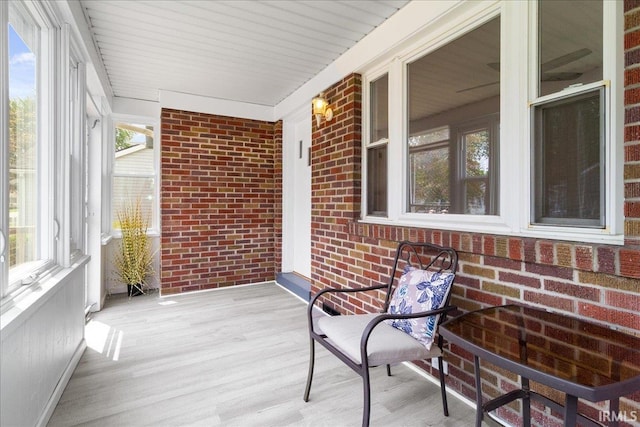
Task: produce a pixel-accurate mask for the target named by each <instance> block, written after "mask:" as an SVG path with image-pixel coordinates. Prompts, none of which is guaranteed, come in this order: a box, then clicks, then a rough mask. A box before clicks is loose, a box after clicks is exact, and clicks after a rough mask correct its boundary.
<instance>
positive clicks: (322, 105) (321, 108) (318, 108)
mask: <svg viewBox="0 0 640 427" xmlns="http://www.w3.org/2000/svg"><path fill="white" fill-rule="evenodd" d="M312 103H313V114H320V115H322V116H324V113H325V111H326V109H327V105H329V103H328V102H327V100H326V99H324V98H323V97H321V96H318V97H316V98H313V101H312Z"/></svg>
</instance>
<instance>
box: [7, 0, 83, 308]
mask: <svg viewBox="0 0 640 427" xmlns="http://www.w3.org/2000/svg"><path fill="white" fill-rule="evenodd" d="M49 6H50V5H49V4H45V3H41V2H21V1H10V2H0V19H1V20H2V28H3V31H2V32H1V34H0V42H1V43H2V45H4V46H6V47H8V49H6V50H5V49H2V54H3V57H2V58H0V66H1V68H2V73H0V75H1V76H2V77H1V79H0V89H1V90H0V93H2V94H6V95H5V98H4V99H2V101H1V102H2V106H1V107H0V112H1V113H2V118H0V135H2V139H0V291H1V292H0V296H1V298H2V305H3V306H5V305H4V304H5V303H6V302H8V301H12V300H13V299H14V297H15V296H17V295H20V294H22V293H23V292H24V291H28V290H29V289H33V287H32V286H31V285H39V284H42V283H43V281H42V279H43V278H45V277H49V273H51V272H53V271H55V270H57V269H59V268H60V267H70V266H71V264H72V262H73V261H74V260H76V259H78V258H79V257H80V256H81V255H82V252H83V250H84V211H83V209H82V207H83V206H84V205H83V200H84V198H85V196H86V182H85V180H84V179H83V177H84V176H85V172H86V164H85V162H84V152H83V148H82V147H83V146H84V145H83V144H84V143H85V142H84V137H83V133H82V129H83V128H84V118H83V116H84V111H83V109H84V104H83V102H81V101H82V100H83V99H84V98H85V91H86V88H85V75H84V72H85V71H84V65H83V64H82V62H80V60H79V59H78V58H79V56H78V55H75V56H74V48H73V43H72V42H71V37H70V34H69V28H68V27H66V26H64V28H62V27H61V26H60V24H59V23H60V22H61V20H60V19H59V16H58V15H57V13H58V12H59V11H58V9H57V8H56V7H49ZM65 44H67V45H66V46H65ZM65 89H68V90H65ZM40 289H42V288H40Z"/></svg>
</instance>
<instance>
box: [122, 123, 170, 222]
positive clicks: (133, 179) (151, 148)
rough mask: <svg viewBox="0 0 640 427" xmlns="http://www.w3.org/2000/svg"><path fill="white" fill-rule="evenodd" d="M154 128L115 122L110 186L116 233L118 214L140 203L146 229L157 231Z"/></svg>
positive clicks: (145, 125) (143, 124)
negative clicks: (147, 222)
mask: <svg viewBox="0 0 640 427" xmlns="http://www.w3.org/2000/svg"><path fill="white" fill-rule="evenodd" d="M156 145H157V144H155V143H154V126H153V125H152V124H148V123H132V122H124V121H123V122H116V123H115V145H114V162H113V184H112V189H113V190H112V191H113V193H112V203H111V207H112V214H111V218H112V228H113V229H115V230H118V229H119V228H120V225H119V223H118V211H119V210H120V209H121V208H122V207H123V206H125V205H126V204H127V203H131V202H138V201H139V202H140V204H141V208H142V210H143V212H144V213H145V215H146V217H147V218H148V220H149V225H150V228H153V229H157V228H158V219H157V216H158V214H157V207H156V205H157V189H156V186H157V182H158V180H157V177H156V157H157V156H156V149H155V146H156Z"/></svg>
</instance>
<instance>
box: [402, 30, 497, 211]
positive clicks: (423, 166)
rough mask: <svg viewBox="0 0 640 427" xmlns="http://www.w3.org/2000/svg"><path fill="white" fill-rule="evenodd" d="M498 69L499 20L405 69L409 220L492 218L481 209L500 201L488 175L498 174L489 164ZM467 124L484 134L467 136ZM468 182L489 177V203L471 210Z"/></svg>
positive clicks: (493, 160) (493, 142)
mask: <svg viewBox="0 0 640 427" xmlns="http://www.w3.org/2000/svg"><path fill="white" fill-rule="evenodd" d="M499 61H500V17H496V18H494V19H493V20H491V21H489V22H487V23H485V24H483V25H481V26H480V27H478V28H476V29H474V30H472V31H470V32H468V33H466V34H464V35H462V36H461V37H460V38H458V39H456V40H453V41H452V42H450V43H448V44H447V45H445V46H443V47H441V48H439V49H437V50H435V51H433V52H430V53H429V54H427V55H425V56H423V57H421V58H419V59H417V60H415V61H414V62H411V63H409V64H407V90H408V94H407V97H408V101H407V102H408V105H407V108H408V123H407V128H408V133H409V138H408V140H407V146H408V151H409V161H410V162H411V163H410V165H409V167H408V169H409V171H410V172H409V177H408V186H409V189H410V191H408V197H409V200H408V203H407V205H408V210H410V211H411V212H426V213H429V212H432V213H458V214H476V213H478V212H482V214H484V215H494V214H495V212H492V211H491V209H489V208H488V207H487V208H486V209H485V208H484V204H485V203H486V202H485V200H486V199H487V198H488V194H489V193H491V194H498V189H497V183H498V180H497V179H495V177H491V179H490V175H492V174H494V175H495V173H496V172H495V171H497V170H498V164H497V157H496V158H493V157H492V156H495V154H494V152H495V153H497V151H498V150H497V146H498V141H497V138H498V132H497V127H498V122H499V113H500V62H499ZM469 123H476V124H477V123H482V124H483V126H481V127H480V129H483V131H477V132H476V129H478V126H476V125H474V126H476V127H474V128H472V129H471V132H469V130H470V129H469V127H468V126H467V125H466V124H469ZM494 128H495V129H496V131H495V132H494V131H489V130H488V129H494ZM467 132H469V133H467ZM490 147H491V148H492V149H493V150H494V151H492V150H490ZM469 177H474V178H477V177H486V179H485V181H484V182H485V184H484V185H485V186H486V188H485V189H484V190H483V191H484V195H485V196H486V197H481V198H480V199H478V200H482V202H480V201H477V202H474V203H475V204H474V206H473V208H472V207H470V206H469V203H471V202H470V201H469V202H468V201H467V193H468V189H467V179H468V178H469ZM489 183H491V185H493V186H494V187H496V188H489V187H488V185H489ZM474 197H475V196H474ZM474 200H476V199H475V198H474ZM476 204H477V205H478V206H476ZM479 206H480V207H481V208H480V207H479ZM493 210H494V211H495V209H493Z"/></svg>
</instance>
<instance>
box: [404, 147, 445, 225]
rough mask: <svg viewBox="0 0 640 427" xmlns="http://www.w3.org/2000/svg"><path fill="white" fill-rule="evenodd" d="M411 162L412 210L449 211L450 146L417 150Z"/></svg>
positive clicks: (412, 155)
mask: <svg viewBox="0 0 640 427" xmlns="http://www.w3.org/2000/svg"><path fill="white" fill-rule="evenodd" d="M409 159H410V162H411V183H410V197H411V202H410V206H409V208H410V211H411V212H425V213H448V212H449V209H450V204H451V203H450V200H449V165H450V161H449V147H448V146H445V147H441V148H435V149H430V150H422V151H415V152H413V153H411V154H410V155H409Z"/></svg>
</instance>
